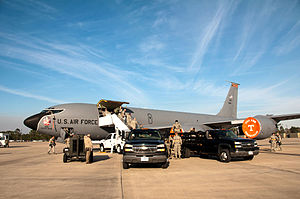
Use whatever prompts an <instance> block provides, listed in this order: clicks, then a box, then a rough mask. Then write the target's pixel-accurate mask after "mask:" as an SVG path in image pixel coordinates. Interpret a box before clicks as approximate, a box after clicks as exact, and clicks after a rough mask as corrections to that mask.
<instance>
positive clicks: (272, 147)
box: [269, 134, 277, 151]
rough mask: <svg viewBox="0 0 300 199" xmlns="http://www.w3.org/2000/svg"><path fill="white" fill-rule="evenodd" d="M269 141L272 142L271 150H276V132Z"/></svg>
mask: <svg viewBox="0 0 300 199" xmlns="http://www.w3.org/2000/svg"><path fill="white" fill-rule="evenodd" d="M269 142H270V143H271V151H275V147H276V142H277V137H276V136H275V134H272V135H271V137H270V140H269Z"/></svg>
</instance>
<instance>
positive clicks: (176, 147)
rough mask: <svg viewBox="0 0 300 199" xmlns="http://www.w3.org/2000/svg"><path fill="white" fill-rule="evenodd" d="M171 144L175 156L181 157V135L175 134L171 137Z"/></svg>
mask: <svg viewBox="0 0 300 199" xmlns="http://www.w3.org/2000/svg"><path fill="white" fill-rule="evenodd" d="M173 144H174V153H175V158H181V144H182V139H181V137H180V136H179V135H178V134H176V135H175V136H174V138H173Z"/></svg>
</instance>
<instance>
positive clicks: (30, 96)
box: [0, 85, 65, 104]
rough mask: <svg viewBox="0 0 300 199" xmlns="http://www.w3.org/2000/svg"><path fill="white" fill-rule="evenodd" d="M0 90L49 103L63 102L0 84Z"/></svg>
mask: <svg viewBox="0 0 300 199" xmlns="http://www.w3.org/2000/svg"><path fill="white" fill-rule="evenodd" d="M0 91H2V92H6V93H10V94H13V95H19V96H22V97H28V98H32V99H37V100H42V101H47V102H51V103H57V104H62V103H65V102H63V101H61V100H57V99H53V98H49V97H44V96H40V95H35V94H31V93H28V92H26V91H20V90H15V89H11V88H7V87H5V86H2V85H0Z"/></svg>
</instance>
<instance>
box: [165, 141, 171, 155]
mask: <svg viewBox="0 0 300 199" xmlns="http://www.w3.org/2000/svg"><path fill="white" fill-rule="evenodd" d="M171 144H172V137H171V136H170V137H169V138H166V139H165V145H166V147H167V152H168V157H169V158H172V148H171Z"/></svg>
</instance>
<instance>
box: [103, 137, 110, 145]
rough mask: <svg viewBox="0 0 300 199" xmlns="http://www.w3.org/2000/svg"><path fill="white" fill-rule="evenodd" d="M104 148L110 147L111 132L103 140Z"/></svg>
mask: <svg viewBox="0 0 300 199" xmlns="http://www.w3.org/2000/svg"><path fill="white" fill-rule="evenodd" d="M103 145H104V148H110V146H111V134H109V135H108V136H107V137H106V138H105V140H104V143H103Z"/></svg>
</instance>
